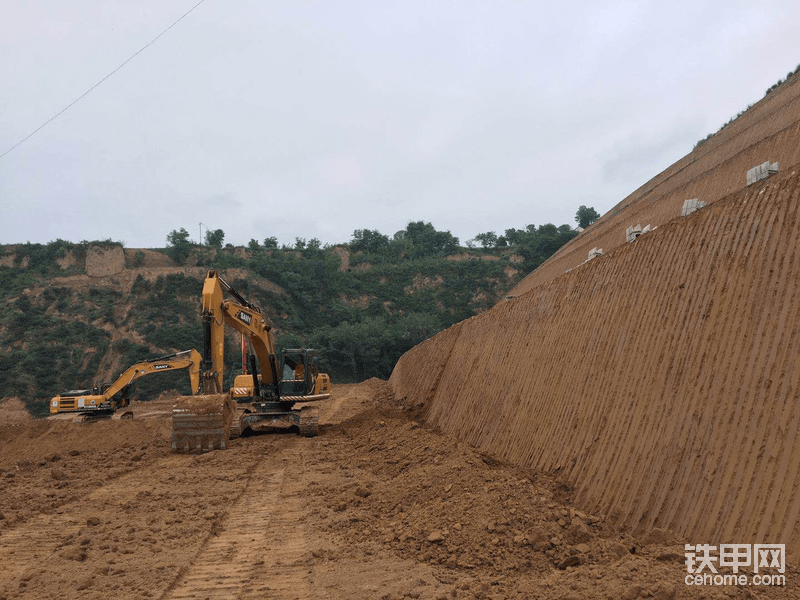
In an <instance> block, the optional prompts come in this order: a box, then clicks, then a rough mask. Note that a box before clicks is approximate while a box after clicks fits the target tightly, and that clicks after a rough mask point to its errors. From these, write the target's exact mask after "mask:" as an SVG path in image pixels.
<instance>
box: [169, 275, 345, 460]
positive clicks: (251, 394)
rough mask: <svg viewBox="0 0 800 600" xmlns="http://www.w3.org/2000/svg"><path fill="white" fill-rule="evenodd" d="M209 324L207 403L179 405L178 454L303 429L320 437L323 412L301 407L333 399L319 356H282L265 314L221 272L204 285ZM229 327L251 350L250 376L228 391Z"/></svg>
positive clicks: (175, 418)
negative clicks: (257, 433) (271, 431)
mask: <svg viewBox="0 0 800 600" xmlns="http://www.w3.org/2000/svg"><path fill="white" fill-rule="evenodd" d="M202 320H203V331H204V346H203V363H202V366H201V369H200V379H201V388H202V390H203V391H202V393H203V394H206V396H198V397H196V398H182V399H179V400H178V402H177V403H176V405H175V407H174V409H173V414H172V450H173V451H174V452H202V451H207V450H213V449H224V448H226V447H227V443H228V440H229V439H231V438H236V437H238V436H239V434H240V433H241V432H242V431H244V430H245V429H251V430H259V429H267V428H274V427H297V429H298V432H299V433H300V435H303V436H309V437H310V436H315V435H317V432H318V429H319V409H318V407H317V406H309V405H306V406H301V404H303V403H309V402H316V401H319V400H325V399H327V398H329V397H330V378H329V377H328V376H327V375H326V374H325V373H320V372H319V359H318V358H317V354H316V351H314V350H312V349H308V348H299V349H290V350H284V351H283V352H282V353H281V355H280V356H278V355H277V353H276V352H275V345H274V343H273V340H272V333H271V330H272V327H271V326H270V324H269V323H268V322H267V320H266V317H265V315H264V314H263V313H262V312H261V309H260V308H259V307H258V306H256V305H254V304H251V303H250V302H248V301H247V300H245V299H244V298H243V297H242V296H241V294H239V293H238V292H237V291H236V290H235V289H234V288H233V287H232V286H231V285H230V284H229V283H228V282H226V281H225V280H224V279H223V278H222V277H220V275H219V273H218V272H217V271H209V272H208V275H207V276H206V279H205V282H204V284H203V302H202ZM225 326H228V327H230V328H232V329H235V330H236V331H238V332H240V333H242V334H243V335H244V336H245V338H246V339H247V342H248V344H249V347H250V349H251V354H250V355H249V362H250V374H248V375H239V376H237V377H236V380H235V381H234V385H233V387H232V388H231V389H230V390H228V391H226V390H224V389H223V374H224V367H223V358H224V346H225V343H224V342H225V340H224V335H225ZM281 375H283V377H281ZM298 407H299V408H298Z"/></svg>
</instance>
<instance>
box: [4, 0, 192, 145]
mask: <svg viewBox="0 0 800 600" xmlns="http://www.w3.org/2000/svg"><path fill="white" fill-rule="evenodd" d="M205 1H206V0H200V2H198V3H197V4H195V5H194V6H193V7H192V8H190V9H189V10H187V11H186V12H185V13H183V14H182V15H181V16H180V17H179V18H178V19H177V20H176V21H175V22H174V23H173V24H172V25H170V26H169V27H167V28H166V29H165V30H164V31H162V32H161V33H159V34H158V35H157V36H156V37H154V38H153V39H152V40H150V41H149V42H147V43H146V44H145V45H144V46H142V47H141V48H140V49H139V50H137V51H136V52H135V53H133V54H132V55H131V56H130V57H129V58H128V59H127V60H126V61H125V62H123V63H122V64H121V65H120V66H118V67H117V68H116V69H114V70H113V71H111V73H109V74H108V75H106V76H105V77H103V78H102V79H101V80H100V81H98V82H97V83H95V84H94V85H93V86H92V87H90V88H89V89H88V90H86V91H85V92H84V93H83V94H81V95H80V96H79V97H78V98H76V99H75V100H73V101H72V102H70V103H69V104H68V105H67V106H65V107H64V108H62V109H61V110H60V111H58V112H57V113H56V114H54V115H53V116H52V117H50V118H49V119H47V121H45V122H44V123H42V124H41V125H39V127H37V128H36V129H34V130H33V131H32V132H31V133H29V134H28V135H26V136H25V137H24V138H22V139H21V140H20V141H18V142H17V143H16V144H14V145H13V146H11V148H9V149H8V150H6V151H5V152H3V153H2V154H0V158H3V157H4V156H5V155H6V154H8V153H9V152H11V151H12V150H14V149H15V148H16V147H17V146H20V145H22V144H23V143H24V142H26V141H28V140H29V139H30V138H32V137H33V136H34V135H36V134H37V133H38V132H39V131H40V130H42V129H44V128H45V127H46V126H47V125H48V124H50V123H51V122H52V121H54V120H56V119H57V118H58V117H60V116H61V115H62V114H64V113H65V112H67V111H68V110H69V109H70V108H72V107H73V106H75V105H76V104H77V103H78V102H80V101H81V100H83V99H84V98H85V97H86V96H88V95H89V94H90V93H91V92H92V91H93V90H94V89H95V88H96V87H98V86H99V85H100V84H101V83H103V82H104V81H105V80H106V79H108V78H109V77H111V76H112V75H113V74H114V73H116V72H117V71H119V70H120V69H121V68H122V67H124V66H125V65H127V64H128V63H129V62H131V61H132V60H133V59H134V58H136V57H137V56H138V55H139V54H141V53H142V52H144V51H145V50H146V49H147V48H149V47H150V46H152V45H153V44H155V43H156V42H157V41H158V38H160V37H161V36H162V35H164V34H165V33H167V32H168V31H169V30H170V29H172V28H173V27H175V25H177V24H178V23H180V22H181V21H182V20H183V19H184V18H186V17H187V16H188V15H189V14H190V13H191V12H192V11H194V9H195V8H197V7H198V6H200V5H201V4H202V3H203V2H205Z"/></svg>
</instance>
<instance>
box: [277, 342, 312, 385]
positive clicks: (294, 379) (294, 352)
mask: <svg viewBox="0 0 800 600" xmlns="http://www.w3.org/2000/svg"><path fill="white" fill-rule="evenodd" d="M281 371H282V374H283V377H282V379H281V382H280V386H281V396H307V395H309V394H313V393H314V392H315V390H314V387H315V385H316V380H317V375H319V358H318V357H317V351H316V350H312V349H310V348H294V349H287V350H284V351H283V353H282V355H281Z"/></svg>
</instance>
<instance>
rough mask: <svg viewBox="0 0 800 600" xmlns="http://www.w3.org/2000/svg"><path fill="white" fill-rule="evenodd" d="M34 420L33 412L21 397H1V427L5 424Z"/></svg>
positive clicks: (18, 423)
mask: <svg viewBox="0 0 800 600" xmlns="http://www.w3.org/2000/svg"><path fill="white" fill-rule="evenodd" d="M31 420H33V417H32V416H31V413H29V412H28V409H26V408H25V404H24V403H23V402H22V400H20V399H19V398H2V399H0V427H2V426H3V425H20V424H22V423H28V422H29V421H31Z"/></svg>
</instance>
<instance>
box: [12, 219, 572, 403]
mask: <svg viewBox="0 0 800 600" xmlns="http://www.w3.org/2000/svg"><path fill="white" fill-rule="evenodd" d="M575 235H576V232H575V231H573V230H572V229H571V228H570V227H569V226H568V225H562V226H561V227H556V226H554V225H549V224H548V225H541V226H538V227H535V226H533V225H529V226H527V227H525V228H523V229H509V230H507V231H506V232H505V233H504V234H503V235H499V236H498V235H495V234H494V233H493V232H487V233H486V234H479V235H478V236H476V240H475V241H470V242H467V244H466V245H463V246H462V245H460V244H459V240H458V239H457V238H456V237H454V236H453V235H451V234H450V232H448V231H437V230H436V229H435V228H434V227H433V226H432V225H431V224H430V223H424V222H415V223H409V224H408V226H407V227H406V229H405V230H402V231H400V232H398V233H397V234H395V235H394V236H392V237H389V236H387V235H384V234H381V233H380V232H378V231H374V230H366V229H364V230H356V231H355V232H354V233H353V235H352V238H351V240H350V241H349V242H348V243H343V244H339V245H335V246H325V247H323V246H322V245H321V244H320V243H319V241H317V240H313V239H312V240H309V241H306V240H303V239H298V240H296V243H295V244H294V245H293V246H291V247H289V246H282V247H279V246H278V243H277V241H276V240H275V238H267V239H265V240H263V241H257V240H251V241H250V243H249V244H248V246H246V247H242V246H238V247H235V246H233V245H231V244H227V245H223V241H224V233H223V232H222V231H221V230H216V231H210V232H209V233H208V234H207V235H206V240H205V241H206V243H205V244H202V245H200V244H193V243H192V242H190V241H189V239H188V237H189V236H188V234H187V233H186V231H185V230H184V229H180V230H177V231H173V232H171V233H170V234H169V235H168V236H167V240H168V245H167V247H165V248H162V249H152V250H148V249H130V248H124V247H123V245H122V244H121V243H118V242H112V241H110V240H107V241H103V242H81V243H79V244H75V243H70V242H65V241H63V240H56V241H54V242H50V243H48V244H18V245H13V246H12V245H8V246H4V247H2V249H1V250H0V251H1V252H2V254H1V255H0V302H2V306H3V311H2V314H0V385H2V393H0V395H2V396H4V397H12V398H13V397H16V398H18V399H20V400H22V401H23V402H24V403H25V405H26V406H27V407H28V409H29V410H30V411H31V412H32V413H33V414H35V415H38V416H41V415H44V414H46V413H47V410H48V406H47V401H48V400H49V398H50V397H52V396H54V395H55V394H57V393H60V392H61V391H64V390H67V389H85V388H89V387H92V386H94V385H101V384H102V383H110V382H111V381H113V380H114V378H115V377H116V376H118V375H119V374H120V373H121V372H122V371H123V370H124V369H125V368H126V367H128V366H130V365H131V364H132V363H134V362H136V361H139V360H144V359H150V358H155V357H158V356H162V355H166V354H170V353H173V352H177V351H182V350H188V349H190V348H197V349H201V348H202V343H203V333H202V327H201V323H200V316H199V312H200V310H199V307H200V294H201V290H202V281H203V279H204V277H205V274H206V272H207V271H208V270H209V269H218V270H220V271H221V273H222V274H223V276H224V277H225V278H226V279H227V280H228V281H229V283H230V284H231V285H233V287H234V288H236V289H237V290H238V291H239V292H240V293H241V294H242V295H243V296H244V297H245V298H246V299H248V300H249V301H250V302H252V303H254V304H256V305H258V306H260V307H261V308H262V310H263V311H264V312H265V314H266V315H267V318H268V320H269V321H270V322H271V324H272V325H273V328H274V329H273V330H274V332H275V334H276V338H277V344H278V347H279V348H284V347H293V346H308V347H314V348H318V349H319V350H320V351H321V366H322V368H323V370H326V371H327V372H328V373H330V374H331V376H332V378H333V380H334V382H337V381H338V382H353V381H361V380H364V379H367V378H369V377H373V376H377V377H382V378H388V377H389V375H390V374H391V372H392V368H393V367H394V365H395V363H396V362H397V359H398V358H399V357H400V356H401V355H402V354H403V353H404V352H406V351H407V350H408V349H410V348H412V347H413V346H414V345H416V344H418V343H419V342H421V341H423V340H425V339H427V338H429V337H430V336H432V335H433V334H435V333H437V332H439V331H442V330H443V329H446V328H447V327H449V326H451V325H453V324H454V323H457V322H459V321H462V320H464V319H466V318H469V317H471V316H474V315H476V314H478V313H479V312H481V311H483V310H485V309H486V308H489V307H490V306H492V305H493V304H495V303H496V302H497V301H498V300H499V299H500V298H502V297H503V296H504V295H505V294H506V292H507V291H508V290H509V289H510V288H511V287H513V286H514V285H515V284H516V283H518V282H519V280H520V278H521V277H522V276H523V275H525V274H527V273H528V272H530V271H531V270H532V269H534V268H536V266H538V265H539V264H540V263H541V262H542V261H544V260H545V259H546V258H547V257H548V256H550V255H551V254H552V253H553V252H555V250H557V249H558V248H559V247H560V246H561V245H563V244H564V243H566V242H567V241H568V240H570V239H571V238H572V237H574V236H575ZM478 245H480V246H481V248H477V247H476V246H478ZM227 342H228V347H227V348H226V363H227V365H226V366H227V369H226V370H227V373H228V374H229V375H230V376H231V377H232V375H233V374H236V373H239V372H241V362H242V352H241V350H240V343H241V342H240V339H239V337H238V334H236V333H235V332H230V334H229V336H228V340H227ZM188 379H189V378H188V376H187V375H186V373H185V372H175V373H163V374H159V375H158V376H157V377H148V378H143V379H141V380H139V382H137V384H136V388H137V389H136V391H135V392H134V396H133V398H134V399H139V400H142V399H149V398H152V397H155V396H157V395H158V393H159V391H161V390H164V389H168V388H169V389H173V388H174V389H178V390H179V391H181V392H182V393H189V391H190V389H189V381H188Z"/></svg>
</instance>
